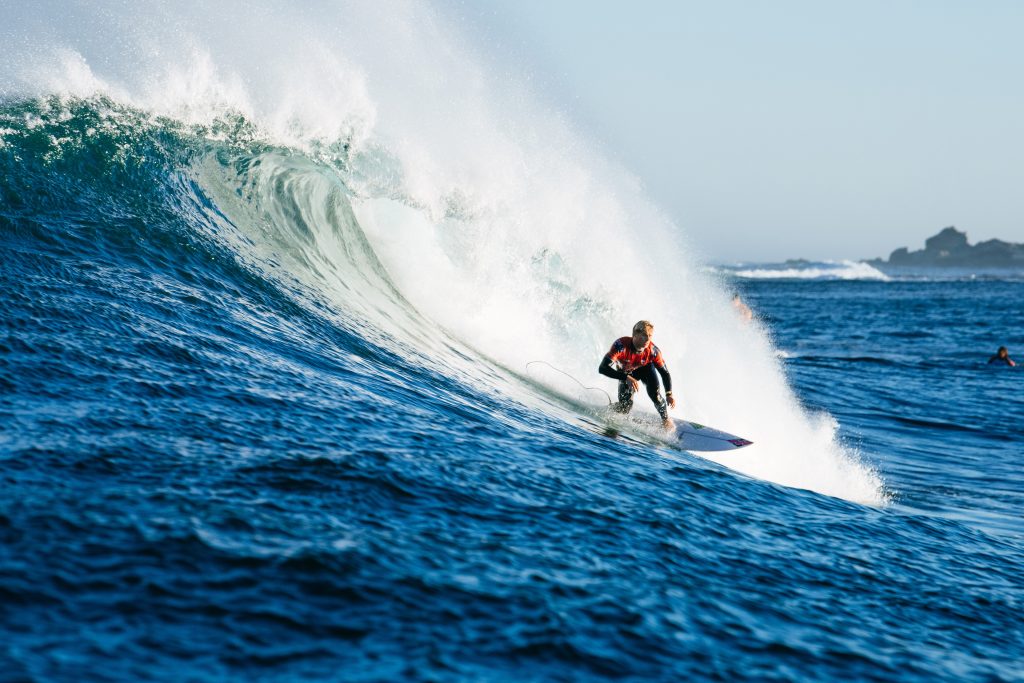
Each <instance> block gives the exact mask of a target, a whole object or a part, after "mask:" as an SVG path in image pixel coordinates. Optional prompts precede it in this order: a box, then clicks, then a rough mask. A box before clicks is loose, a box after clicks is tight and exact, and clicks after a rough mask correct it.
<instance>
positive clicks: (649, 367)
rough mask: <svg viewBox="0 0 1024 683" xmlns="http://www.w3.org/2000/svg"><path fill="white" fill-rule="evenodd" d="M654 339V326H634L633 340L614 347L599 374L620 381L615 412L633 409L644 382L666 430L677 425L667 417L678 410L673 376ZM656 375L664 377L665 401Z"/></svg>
mask: <svg viewBox="0 0 1024 683" xmlns="http://www.w3.org/2000/svg"><path fill="white" fill-rule="evenodd" d="M653 335H654V325H652V324H651V323H650V322H648V321H647V320H640V321H638V322H637V323H636V325H633V335H632V336H631V337H620V338H619V339H616V340H615V341H614V342H613V343H612V348H611V349H610V350H609V351H608V353H606V354H605V356H604V358H602V359H601V365H600V366H599V367H598V369H597V371H598V372H600V373H601V374H602V375H605V376H606V377H611V378H612V379H617V380H619V400H618V402H617V403H614V404H612V408H613V409H614V410H615V411H616V412H619V413H623V414H628V413H629V411H630V410H632V409H633V394H635V393H636V392H637V391H638V390H639V388H640V382H643V383H644V387H645V388H646V389H647V395H648V396H649V397H650V399H651V401H652V402H653V403H654V407H655V408H657V410H658V414H659V415H660V416H661V421H662V424H663V425H664V427H665V429H672V428H673V427H674V425H673V423H672V420H670V419H669V417H668V409H669V408H675V407H676V401H675V399H674V398H673V397H672V376H671V375H670V374H669V371H668V367H667V366H666V365H665V356H664V355H663V354H662V353H661V349H659V348H658V347H657V346H655V345H654V343H653V342H652V341H651V337H652V336H653ZM655 371H657V373H658V374H659V375H661V383H662V384H664V385H665V398H662V395H661V387H660V385H659V383H658V378H657V377H656V376H655Z"/></svg>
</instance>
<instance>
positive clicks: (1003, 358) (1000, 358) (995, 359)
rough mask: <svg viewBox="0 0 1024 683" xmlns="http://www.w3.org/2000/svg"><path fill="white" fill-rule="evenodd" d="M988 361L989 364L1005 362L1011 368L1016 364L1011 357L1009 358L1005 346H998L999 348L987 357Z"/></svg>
mask: <svg viewBox="0 0 1024 683" xmlns="http://www.w3.org/2000/svg"><path fill="white" fill-rule="evenodd" d="M988 363H989V365H991V364H992V363H1006V364H1007V365H1009V366H1010V367H1011V368H1012V367H1013V366H1015V365H1017V364H1016V363H1014V362H1013V359H1012V358H1010V352H1009V351H1007V350H1006V347H1005V346H1000V347H999V350H998V351H996V355H994V356H992V357H991V358H989V359H988Z"/></svg>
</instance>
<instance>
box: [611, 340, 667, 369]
mask: <svg viewBox="0 0 1024 683" xmlns="http://www.w3.org/2000/svg"><path fill="white" fill-rule="evenodd" d="M608 357H609V358H611V359H612V360H613V361H617V362H618V363H619V366H620V367H621V368H622V370H623V372H632V371H633V370H636V369H637V368H642V367H643V366H645V365H648V364H651V363H653V364H654V365H655V366H657V367H659V368H660V367H663V366H664V365H665V358H664V357H663V356H662V355H661V351H660V350H658V347H657V346H655V345H654V344H651V345H650V346H648V347H647V348H646V349H644V350H643V351H639V352H638V351H637V350H636V349H634V348H633V339H632V338H631V337H621V338H619V339H616V340H615V342H614V343H613V344H612V348H611V350H610V351H609V352H608Z"/></svg>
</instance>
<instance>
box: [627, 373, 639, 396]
mask: <svg viewBox="0 0 1024 683" xmlns="http://www.w3.org/2000/svg"><path fill="white" fill-rule="evenodd" d="M626 381H627V382H629V388H630V389H632V390H633V393H636V392H637V391H639V390H640V381H639V380H637V379H636V378H635V377H630V376H629V375H626Z"/></svg>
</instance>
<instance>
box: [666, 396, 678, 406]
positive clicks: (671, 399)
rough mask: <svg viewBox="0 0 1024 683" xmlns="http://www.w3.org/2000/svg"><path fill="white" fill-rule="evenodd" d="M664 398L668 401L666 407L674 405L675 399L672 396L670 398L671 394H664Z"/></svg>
mask: <svg viewBox="0 0 1024 683" xmlns="http://www.w3.org/2000/svg"><path fill="white" fill-rule="evenodd" d="M665 400H666V401H668V407H669V408H675V407H676V400H675V399H674V398H672V394H669V395H668V396H666V397H665Z"/></svg>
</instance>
